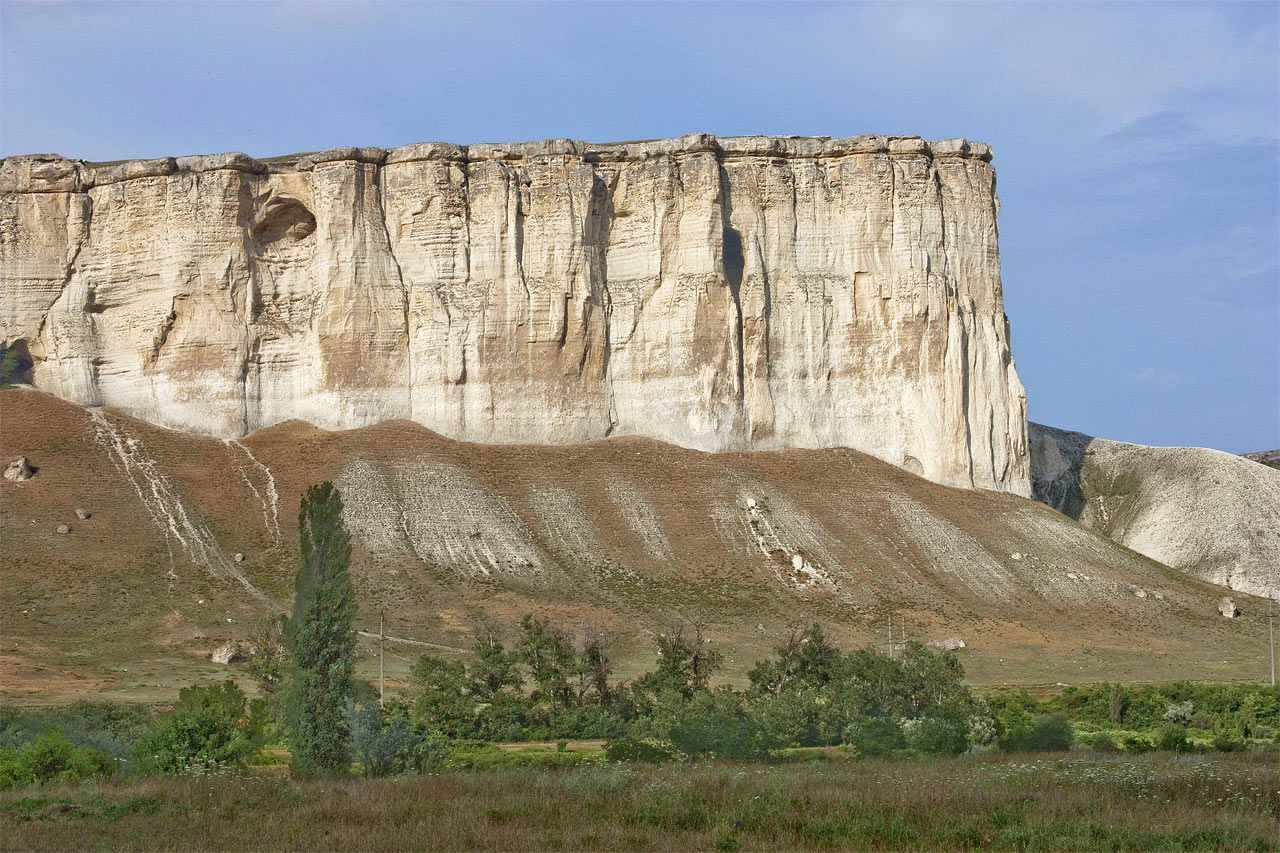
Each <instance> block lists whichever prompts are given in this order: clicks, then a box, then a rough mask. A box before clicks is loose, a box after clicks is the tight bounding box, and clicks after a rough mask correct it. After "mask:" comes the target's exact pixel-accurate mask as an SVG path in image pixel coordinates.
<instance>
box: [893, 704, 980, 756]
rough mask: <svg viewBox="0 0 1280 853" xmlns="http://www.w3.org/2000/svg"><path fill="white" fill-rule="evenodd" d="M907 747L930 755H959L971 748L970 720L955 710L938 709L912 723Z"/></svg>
mask: <svg viewBox="0 0 1280 853" xmlns="http://www.w3.org/2000/svg"><path fill="white" fill-rule="evenodd" d="M910 722H911V723H912V725H911V726H910V728H909V729H908V732H907V745H908V746H909V747H911V748H912V749H914V750H917V751H919V752H924V753H928V754H930V755H959V754H960V753H962V752H964V751H965V750H966V749H968V748H969V720H968V717H967V716H965V714H964V713H963V712H961V711H959V710H957V709H953V708H937V709H934V710H932V711H931V712H930V713H928V714H926V715H925V716H923V717H920V718H918V719H915V720H911V721H910Z"/></svg>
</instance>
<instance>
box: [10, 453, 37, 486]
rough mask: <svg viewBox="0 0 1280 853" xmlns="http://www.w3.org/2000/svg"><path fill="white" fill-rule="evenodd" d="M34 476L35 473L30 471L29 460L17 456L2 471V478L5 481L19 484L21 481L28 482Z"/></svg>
mask: <svg viewBox="0 0 1280 853" xmlns="http://www.w3.org/2000/svg"><path fill="white" fill-rule="evenodd" d="M34 476H35V473H34V472H33V471H32V470H31V460H29V459H28V458H27V457H25V456H19V457H18V458H17V459H15V460H13V461H12V462H10V463H9V464H8V465H7V466H6V467H5V469H4V478H5V479H6V480H13V481H15V482H20V481H22V480H30V479H31V478H32V477H34Z"/></svg>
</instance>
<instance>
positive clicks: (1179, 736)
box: [1155, 723, 1187, 752]
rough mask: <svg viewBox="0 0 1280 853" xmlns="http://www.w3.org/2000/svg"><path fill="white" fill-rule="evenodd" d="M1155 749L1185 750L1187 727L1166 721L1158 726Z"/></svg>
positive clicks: (1166, 750)
mask: <svg viewBox="0 0 1280 853" xmlns="http://www.w3.org/2000/svg"><path fill="white" fill-rule="evenodd" d="M1155 745H1156V749H1160V750H1163V751H1165V752H1185V751H1186V750H1187V727H1186V726H1184V725H1182V724H1180V723H1168V724H1166V725H1163V726H1161V727H1160V732H1159V734H1157V735H1156V743H1155Z"/></svg>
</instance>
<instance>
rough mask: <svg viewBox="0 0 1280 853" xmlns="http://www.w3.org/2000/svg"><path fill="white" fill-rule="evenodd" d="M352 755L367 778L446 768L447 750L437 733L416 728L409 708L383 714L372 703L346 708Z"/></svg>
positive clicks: (351, 705) (349, 705) (348, 703)
mask: <svg viewBox="0 0 1280 853" xmlns="http://www.w3.org/2000/svg"><path fill="white" fill-rule="evenodd" d="M345 715H346V720H347V728H348V730H349V731H350V732H351V754H352V755H353V756H355V759H356V761H357V762H358V763H359V764H360V769H361V770H362V771H363V772H364V775H365V776H371V777H378V776H391V775H394V774H399V773H421V772H422V771H424V770H427V769H430V768H434V767H439V766H441V765H443V763H444V760H445V757H446V756H447V754H448V749H447V748H446V746H445V743H444V739H443V738H441V737H440V736H439V735H437V734H435V733H434V732H431V731H428V730H425V729H422V728H418V727H416V726H414V724H413V722H412V721H411V720H410V719H409V715H408V713H407V712H406V709H403V708H400V707H395V706H393V708H392V710H391V711H390V712H389V713H388V712H384V711H383V710H381V709H379V708H378V707H377V706H376V705H374V704H373V703H372V702H369V703H365V704H362V705H357V704H356V703H355V701H354V700H351V699H348V700H347V705H346V708H345Z"/></svg>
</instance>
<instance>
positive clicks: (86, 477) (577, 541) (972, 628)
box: [0, 389, 1266, 702]
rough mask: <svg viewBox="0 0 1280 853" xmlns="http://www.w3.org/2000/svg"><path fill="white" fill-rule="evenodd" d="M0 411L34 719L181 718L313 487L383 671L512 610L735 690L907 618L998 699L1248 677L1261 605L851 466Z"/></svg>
mask: <svg viewBox="0 0 1280 853" xmlns="http://www.w3.org/2000/svg"><path fill="white" fill-rule="evenodd" d="M0 407H3V412H4V417H3V419H0V450H2V451H3V454H4V456H5V458H13V457H17V456H19V455H21V456H26V457H28V458H29V459H30V461H31V465H32V467H33V468H34V469H35V476H34V477H32V479H30V480H25V481H22V482H11V481H8V480H0V539H2V540H3V541H4V543H5V547H4V548H3V549H2V550H0V606H2V607H3V609H4V612H3V618H2V619H0V624H3V625H4V643H3V647H2V648H0V663H3V665H0V693H3V694H5V696H6V697H8V698H16V699H19V700H21V701H38V702H51V701H57V699H58V698H59V697H61V698H71V697H72V696H76V695H84V694H86V693H91V694H95V695H111V696H117V697H126V698H127V697H133V698H144V699H145V698H157V697H159V698H169V697H171V696H172V685H173V684H174V682H175V681H176V682H178V683H186V682H187V681H189V680H191V679H196V678H204V677H208V676H211V675H217V674H222V673H226V672H228V670H227V669H226V668H225V667H217V666H214V665H213V664H212V663H210V661H209V654H210V652H212V651H213V650H214V649H215V648H217V647H218V646H219V645H220V644H221V643H222V642H223V641H224V640H226V639H228V638H236V637H244V636H245V635H246V634H247V633H248V632H249V631H250V630H251V629H252V628H253V627H254V626H255V625H257V624H258V622H259V620H261V619H262V618H263V617H264V616H266V615H267V614H269V613H271V612H274V611H275V610H277V609H279V608H282V607H284V606H285V605H286V604H287V602H288V601H289V600H290V596H291V594H292V578H293V575H294V573H295V571H296V565H297V563H296V561H297V528H296V521H295V520H296V518H297V511H298V502H299V498H300V495H301V493H302V491H303V490H304V489H305V488H306V487H307V486H308V485H310V484H312V483H314V482H317V481H319V480H324V479H331V480H333V481H334V482H336V483H337V484H338V486H339V488H340V490H341V493H342V495H343V497H344V499H345V502H346V513H345V518H346V521H347V524H348V526H349V527H350V529H351V531H352V535H353V541H354V560H353V565H354V568H353V572H354V581H355V586H356V591H357V594H358V597H359V604H360V615H359V618H358V620H357V621H358V624H359V626H360V627H361V628H365V629H370V628H372V629H374V630H376V626H377V621H378V613H379V611H384V610H385V611H386V614H387V618H388V623H389V624H390V626H391V628H390V629H389V632H388V633H390V634H391V635H393V636H396V637H400V638H404V639H409V640H415V641H416V642H417V644H416V645H415V644H411V643H400V642H397V643H395V644H389V649H390V651H389V655H390V656H389V658H388V666H389V669H390V671H391V672H392V674H393V676H394V677H396V678H399V677H402V676H403V674H404V672H405V670H406V668H407V665H408V663H409V661H411V660H412V659H413V658H414V657H415V656H416V655H418V654H421V653H422V651H424V650H425V649H427V648H431V647H432V646H431V645H423V644H434V645H435V646H436V647H442V648H443V649H444V650H445V651H446V652H447V651H448V649H450V648H458V649H465V648H467V647H469V646H470V644H471V642H472V638H473V633H472V632H473V631H474V630H475V629H476V628H477V627H480V626H481V625H483V624H485V623H496V624H498V625H501V626H511V625H513V624H514V623H515V622H517V621H518V620H519V618H520V616H521V615H522V614H523V613H526V612H535V613H539V614H541V615H545V616H548V617H551V618H554V619H556V620H558V621H560V622H562V623H563V624H565V625H567V626H569V627H574V628H576V627H580V626H582V625H584V624H587V623H596V624H598V625H600V626H601V627H604V628H606V629H608V630H609V631H610V632H611V633H612V634H613V636H614V638H615V646H614V651H615V655H616V656H617V657H618V659H619V666H620V670H619V673H620V674H621V675H624V676H629V675H634V674H635V673H636V672H638V671H640V670H641V668H643V667H648V666H651V665H652V663H653V642H652V634H651V632H652V631H653V630H655V629H660V628H662V627H664V626H665V625H666V624H668V622H669V621H670V620H672V619H674V618H676V617H677V615H679V614H684V615H687V616H689V617H694V618H696V617H702V618H704V619H706V620H707V621H708V622H709V629H710V631H711V635H712V636H713V638H714V639H715V641H716V643H717V644H718V645H719V647H720V648H721V649H722V650H723V651H724V652H725V654H726V657H727V659H728V663H727V670H726V675H727V676H728V677H729V678H730V679H740V678H741V677H742V676H743V674H744V673H745V671H746V669H747V668H749V667H750V665H751V663H752V662H753V661H754V660H755V659H757V658H758V657H760V656H762V655H763V654H765V653H766V652H767V651H768V649H769V648H770V647H771V646H772V645H774V644H775V643H777V642H778V641H779V638H780V637H781V636H784V635H785V634H786V632H787V630H788V628H789V626H791V625H794V624H798V623H802V622H805V621H807V620H811V619H817V620H821V621H822V622H824V623H826V624H827V625H829V626H830V627H831V629H832V631H833V633H834V634H835V636H836V637H837V638H838V639H839V640H840V642H841V643H842V644H843V645H845V646H846V647H854V646H859V645H863V644H866V643H873V642H883V641H884V640H885V629H886V626H887V623H888V620H889V619H890V618H891V617H892V619H893V624H894V626H895V637H900V634H899V631H901V630H902V628H903V627H904V625H905V626H907V631H908V636H909V637H911V638H915V639H920V640H940V639H945V638H948V637H959V638H962V639H963V640H964V641H965V643H966V648H965V649H964V650H963V651H962V652H961V654H962V655H963V656H964V663H965V666H966V667H967V668H968V670H969V672H970V673H971V675H972V676H973V677H974V678H975V679H976V680H977V681H979V682H982V683H993V682H999V683H1008V682H1033V683H1054V682H1059V681H1070V682H1076V681H1082V680H1088V681H1097V680H1106V679H1111V680H1115V679H1124V680H1135V679H1137V680H1150V679H1155V678H1206V679H1237V678H1246V677H1261V675H1262V670H1261V669H1260V667H1261V666H1262V665H1263V660H1262V658H1261V657H1259V654H1258V653H1259V650H1260V649H1262V648H1263V646H1262V645H1260V643H1261V642H1262V640H1260V639H1259V638H1260V637H1261V638H1265V636H1266V626H1265V623H1264V622H1263V621H1260V620H1261V619H1262V618H1263V617H1262V615H1261V614H1264V613H1265V607H1260V606H1258V605H1257V602H1255V601H1254V600H1253V599H1250V598H1249V597H1248V596H1244V595H1237V596H1236V599H1237V601H1238V602H1239V605H1240V610H1241V616H1240V617H1239V618H1238V619H1234V620H1227V619H1223V618H1221V617H1220V616H1218V614H1217V603H1218V599H1219V598H1220V596H1221V595H1222V590H1221V589H1220V588H1218V587H1215V586H1213V585H1211V584H1208V583H1204V582H1202V581H1200V580H1197V579H1195V578H1191V577H1189V576H1187V575H1186V574H1185V573H1183V572H1180V571H1176V570H1174V569H1170V568H1168V567H1167V566H1164V565H1162V564H1160V563H1157V562H1154V561H1152V560H1149V559H1147V558H1145V557H1142V556H1140V555H1138V554H1136V553H1134V552H1132V551H1129V550H1127V549H1125V548H1123V547H1121V546H1119V545H1117V544H1115V543H1114V542H1112V541H1111V540H1109V539H1107V538H1105V537H1103V536H1101V535H1099V534H1097V533H1094V532H1092V531H1090V530H1088V529H1085V528H1083V527H1081V526H1080V525H1079V524H1077V523H1076V522H1074V521H1072V520H1070V519H1068V518H1066V517H1064V516H1062V515H1061V514H1059V513H1057V512H1054V511H1053V510H1050V509H1049V508H1047V507H1045V506H1042V505H1041V504H1038V503H1035V502H1033V501H1030V500H1027V499H1024V498H1020V497H1016V496H1013V495H1008V494H1000V493H996V492H991V491H978V490H965V489H955V488H949V487H945V486H940V485H937V484H933V483H930V482H928V481H926V480H924V479H922V478H920V477H916V476H914V475H912V474H909V473H907V472H905V471H903V470H901V469H899V468H896V467H893V466H891V465H887V464H885V463H883V462H881V461H878V460H876V459H874V458H872V457H870V456H866V455H864V454H860V453H857V452H854V451H849V450H840V449H828V450H785V451H760V452H751V453H744V452H726V453H717V454H707V453H702V452H698V451H693V450H687V449H683V448H679V447H675V446H672V445H669V444H662V443H660V442H657V441H653V440H650V439H640V438H621V437H614V438H609V439H605V440H601V441H595V442H589V443H586V444H581V445H576V446H571V447H547V446H528V445H482V444H470V443H464V442H456V441H452V440H449V439H446V438H443V437H441V436H439V435H437V434H435V433H432V432H430V431H429V430H427V429H425V428H423V427H421V426H419V425H416V424H413V423H410V422H407V421H397V422H388V423H384V424H380V425H377V426H373V427H366V428H362V429H359V430H352V431H344V432H326V431H324V430H320V429H318V428H316V427H313V426H310V425H308V424H304V423H302V422H300V421H291V422H287V423H283V424H279V425H276V426H274V427H271V428H269V429H265V430H262V431H259V432H256V433H254V434H252V435H250V436H248V437H245V438H242V439H234V440H226V441H223V440H219V439H214V438H208V437H199V436H193V435H190V434H185V433H180V432H175V431H170V430H165V429H161V428H158V427H155V426H153V425H151V424H148V423H146V422H143V421H139V420H135V419H133V418H130V417H128V416H125V415H123V414H120V413H119V412H116V411H112V410H106V409H90V410H86V409H83V408H80V407H78V406H74V405H72V404H69V403H66V402H63V401H60V400H57V399H56V398H53V397H51V396H49V395H46V394H42V393H39V392H35V391H28V390H22V389H11V390H6V391H0ZM1250 464H1252V463H1250ZM1259 467H1260V466H1259ZM1264 470H1265V469H1264ZM77 509H83V510H86V511H87V515H88V518H80V517H79V516H78V515H77V513H76V510H77ZM64 525H65V526H66V528H68V530H67V532H65V533H59V532H57V531H58V528H59V527H61V526H64ZM237 555H240V556H241V557H242V559H237ZM364 651H366V652H367V651H369V646H368V645H366V646H365V648H364ZM362 654H363V652H362ZM361 661H362V662H361V664H360V665H361V667H362V668H363V669H362V671H363V672H364V673H366V674H368V673H369V672H370V671H371V670H370V669H369V667H371V666H372V667H373V669H372V672H374V673H376V671H377V670H376V666H377V661H376V658H372V657H368V656H365V657H362V659H361ZM233 672H234V670H233Z"/></svg>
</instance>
